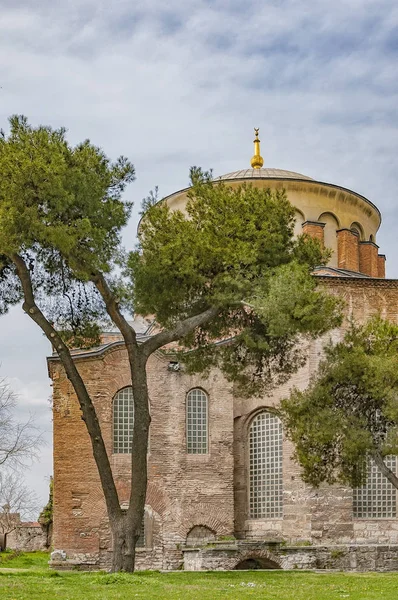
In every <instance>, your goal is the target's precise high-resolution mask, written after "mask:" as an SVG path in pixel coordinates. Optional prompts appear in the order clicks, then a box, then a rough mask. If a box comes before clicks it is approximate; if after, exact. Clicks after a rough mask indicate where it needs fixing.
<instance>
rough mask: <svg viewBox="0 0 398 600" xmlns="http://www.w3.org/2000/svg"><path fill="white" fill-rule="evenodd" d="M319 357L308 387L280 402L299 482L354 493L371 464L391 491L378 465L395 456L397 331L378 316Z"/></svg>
mask: <svg viewBox="0 0 398 600" xmlns="http://www.w3.org/2000/svg"><path fill="white" fill-rule="evenodd" d="M325 352H326V355H325V359H324V360H323V361H322V362H321V364H320V367H319V371H318V373H317V374H316V375H315V377H314V378H313V379H312V381H311V382H310V385H309V387H308V388H307V389H306V390H305V391H300V390H298V389H294V390H293V392H292V394H291V396H290V398H288V399H286V400H284V401H283V402H282V418H283V421H284V425H285V428H286V431H287V434H288V436H289V437H290V439H291V440H292V441H293V442H294V444H295V449H296V450H295V457H296V459H297V460H298V462H299V463H300V465H301V466H302V469H303V478H304V480H305V481H307V482H308V483H310V484H312V485H315V486H318V485H319V484H320V483H322V482H323V481H326V482H327V483H330V484H332V483H335V482H342V483H345V484H347V483H348V484H349V485H351V486H353V487H356V486H360V485H363V484H364V483H365V481H366V476H367V466H368V463H369V460H373V461H374V462H375V463H376V464H377V466H378V467H379V469H380V470H381V472H382V473H383V474H384V475H385V476H386V477H387V479H388V480H389V481H390V483H392V485H393V486H394V487H396V488H398V478H397V476H396V474H395V473H393V472H392V471H391V469H389V468H388V466H387V465H386V463H385V460H384V459H385V457H386V456H388V455H396V454H398V325H395V324H393V323H391V322H389V321H387V320H384V319H382V318H380V317H378V316H376V317H374V318H372V319H370V320H369V321H368V322H367V323H365V324H364V325H357V324H355V323H352V324H351V326H350V328H349V329H348V331H347V332H346V334H345V336H344V339H343V340H342V341H341V342H339V343H337V344H335V345H332V344H331V345H329V346H328V347H327V348H326V350H325Z"/></svg>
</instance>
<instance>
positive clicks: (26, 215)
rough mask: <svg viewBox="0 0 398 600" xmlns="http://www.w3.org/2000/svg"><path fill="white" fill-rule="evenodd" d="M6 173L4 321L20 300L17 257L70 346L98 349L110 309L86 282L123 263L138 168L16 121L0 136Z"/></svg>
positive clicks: (1, 252) (0, 167) (1, 276)
mask: <svg viewBox="0 0 398 600" xmlns="http://www.w3.org/2000/svg"><path fill="white" fill-rule="evenodd" d="M0 173H1V178H0V314H1V313H4V312H6V311H7V310H8V308H9V306H10V305H12V304H15V303H17V302H19V301H20V300H21V299H22V293H21V287H20V282H19V280H18V278H17V277H16V275H15V271H14V268H13V266H12V261H11V256H12V255H13V254H14V253H17V254H20V255H21V256H22V257H23V258H24V259H25V261H26V262H27V263H28V264H29V268H30V273H31V277H32V284H33V289H34V292H35V295H36V299H38V300H39V301H41V302H42V306H44V307H46V311H47V316H48V317H49V318H50V319H51V320H52V321H53V322H54V323H55V324H56V326H57V327H59V328H60V330H61V331H64V333H65V336H64V337H65V340H66V341H68V340H69V341H70V342H71V343H72V344H77V343H78V344H81V343H82V344H83V346H85V345H86V346H87V345H88V346H90V345H93V344H94V343H96V342H97V341H98V328H97V324H98V321H101V319H102V318H103V315H104V308H103V306H102V303H101V302H100V301H99V297H98V294H97V293H96V291H95V290H94V288H93V286H92V285H91V284H88V283H87V280H88V279H89V274H90V272H91V271H93V270H101V271H103V272H110V271H111V269H112V268H113V265H114V263H115V261H117V259H118V252H119V245H120V232H121V228H122V227H123V226H124V225H125V224H126V223H127V220H128V217H129V215H130V210H131V203H130V202H126V201H125V200H123V198H122V193H123V191H124V189H125V186H126V185H127V184H128V183H129V182H130V181H132V180H133V179H134V167H133V166H132V164H131V163H130V162H129V161H128V160H127V159H126V158H124V157H120V158H118V159H117V160H116V162H114V163H112V162H111V161H110V160H109V159H108V158H107V157H106V156H105V154H104V153H103V151H102V150H101V149H99V148H97V147H95V146H93V145H92V144H90V142H89V141H87V140H86V141H85V142H83V143H81V144H78V145H77V146H75V147H73V146H71V145H70V144H69V143H68V142H67V140H66V137H65V129H58V130H53V129H51V128H49V127H43V126H40V127H37V128H34V127H32V126H30V125H29V124H28V122H27V119H26V118H25V117H22V116H14V117H11V119H10V131H9V133H8V135H6V134H5V133H4V132H1V135H0Z"/></svg>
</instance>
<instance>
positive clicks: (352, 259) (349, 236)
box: [337, 229, 360, 271]
mask: <svg viewBox="0 0 398 600" xmlns="http://www.w3.org/2000/svg"><path fill="white" fill-rule="evenodd" d="M358 242H359V240H358V235H357V234H356V233H354V232H353V231H351V229H339V230H338V231H337V266H338V267H339V269H347V270H348V271H359V270H360V269H359V251H358Z"/></svg>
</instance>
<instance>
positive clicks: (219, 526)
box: [176, 502, 233, 539]
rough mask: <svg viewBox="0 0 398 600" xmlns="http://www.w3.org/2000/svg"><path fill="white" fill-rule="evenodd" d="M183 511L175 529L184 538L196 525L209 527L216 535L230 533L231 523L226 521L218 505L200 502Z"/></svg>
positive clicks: (223, 512)
mask: <svg viewBox="0 0 398 600" xmlns="http://www.w3.org/2000/svg"><path fill="white" fill-rule="evenodd" d="M184 513H185V514H184V517H183V519H182V521H181V523H180V525H179V527H178V528H177V531H176V533H178V535H180V536H181V537H182V538H183V539H186V537H187V535H188V533H189V531H191V529H193V527H195V526H198V525H200V526H202V527H207V528H208V529H211V530H212V531H214V532H215V533H216V534H217V535H230V534H231V533H232V530H233V524H229V523H228V522H226V520H225V516H224V515H225V511H224V510H223V508H222V506H220V505H217V504H210V502H200V503H198V504H192V505H191V506H189V507H188V508H187V509H186V510H185V511H184Z"/></svg>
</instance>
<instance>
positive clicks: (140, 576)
mask: <svg viewBox="0 0 398 600" xmlns="http://www.w3.org/2000/svg"><path fill="white" fill-rule="evenodd" d="M47 560H48V556H47V555H45V554H44V553H34V554H33V553H27V554H23V555H20V556H18V557H16V558H12V559H10V558H7V556H4V554H3V555H0V598H1V599H2V600H3V599H4V600H81V599H83V600H116V599H117V600H130V599H135V598H138V599H143V600H144V599H145V600H155V599H156V600H219V599H224V598H226V599H228V598H237V599H238V600H244V599H245V598H264V599H265V598H266V599H267V600H268V599H277V600H332V599H333V600H337V599H339V598H348V599H349V600H397V599H398V573H364V574H354V573H310V572H300V571H246V572H245V571H235V572H217V573H197V572H196V573H188V572H185V573H184V572H181V573H157V572H141V573H137V574H134V575H128V574H125V573H120V574H107V573H79V572H61V573H59V572H55V571H50V570H49V569H48V568H46V567H44V565H45V564H46V562H47Z"/></svg>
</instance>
